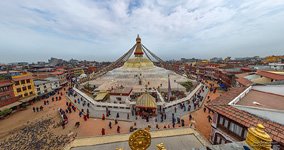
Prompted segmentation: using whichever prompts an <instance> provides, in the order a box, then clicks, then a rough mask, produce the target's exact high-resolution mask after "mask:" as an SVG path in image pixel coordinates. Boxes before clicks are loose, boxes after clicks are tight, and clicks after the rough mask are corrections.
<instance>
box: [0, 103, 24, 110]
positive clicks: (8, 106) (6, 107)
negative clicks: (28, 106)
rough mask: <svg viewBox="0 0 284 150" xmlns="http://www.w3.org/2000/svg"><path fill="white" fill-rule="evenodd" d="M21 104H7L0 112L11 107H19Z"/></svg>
mask: <svg viewBox="0 0 284 150" xmlns="http://www.w3.org/2000/svg"><path fill="white" fill-rule="evenodd" d="M21 104H22V102H14V103H12V104H9V105H6V106H3V107H1V108H0V111H3V110H5V109H9V108H13V107H15V106H19V105H21Z"/></svg>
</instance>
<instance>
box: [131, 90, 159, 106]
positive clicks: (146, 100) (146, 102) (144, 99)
mask: <svg viewBox="0 0 284 150" xmlns="http://www.w3.org/2000/svg"><path fill="white" fill-rule="evenodd" d="M136 107H142V108H156V109H157V104H156V100H155V98H154V97H153V96H152V95H150V94H149V93H144V94H142V95H141V96H139V97H138V98H137V101H136Z"/></svg>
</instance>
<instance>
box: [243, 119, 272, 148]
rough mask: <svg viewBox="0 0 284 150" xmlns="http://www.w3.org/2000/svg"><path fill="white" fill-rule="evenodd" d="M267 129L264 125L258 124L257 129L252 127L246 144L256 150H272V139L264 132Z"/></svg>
mask: <svg viewBox="0 0 284 150" xmlns="http://www.w3.org/2000/svg"><path fill="white" fill-rule="evenodd" d="M264 129H265V127H264V126H263V125H262V124H257V126H256V127H250V128H249V129H248V134H247V137H246V143H247V144H248V145H249V146H250V147H252V148H253V149H255V150H270V149H271V142H272V139H271V137H270V136H269V135H268V134H267V133H266V132H265V131H264Z"/></svg>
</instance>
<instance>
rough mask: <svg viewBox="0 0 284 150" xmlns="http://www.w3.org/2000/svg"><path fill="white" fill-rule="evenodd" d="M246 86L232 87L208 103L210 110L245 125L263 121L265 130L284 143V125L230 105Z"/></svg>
mask: <svg viewBox="0 0 284 150" xmlns="http://www.w3.org/2000/svg"><path fill="white" fill-rule="evenodd" d="M244 90H245V88H243V87H241V88H232V89H231V90H230V91H228V92H226V93H224V94H222V96H220V97H218V98H217V99H216V100H214V101H212V102H210V103H208V104H207V105H206V107H207V108H209V109H210V110H212V111H214V112H216V113H218V114H221V115H223V116H225V117H227V118H229V119H231V120H234V121H236V122H238V123H239V124H242V125H243V126H245V127H247V128H249V127H255V126H256V124H258V123H261V124H262V125H263V126H264V127H265V131H266V132H267V133H268V134H269V135H270V136H271V138H272V139H273V140H275V141H276V142H279V143H281V144H284V125H281V124H279V123H276V122H272V121H269V120H265V119H263V118H260V117H258V116H255V115H253V114H250V113H248V112H246V111H242V110H239V109H237V108H235V107H233V106H230V105H228V103H229V102H231V101H232V100H233V99H234V98H235V97H237V96H238V95H239V94H240V93H242V92H243V91H244Z"/></svg>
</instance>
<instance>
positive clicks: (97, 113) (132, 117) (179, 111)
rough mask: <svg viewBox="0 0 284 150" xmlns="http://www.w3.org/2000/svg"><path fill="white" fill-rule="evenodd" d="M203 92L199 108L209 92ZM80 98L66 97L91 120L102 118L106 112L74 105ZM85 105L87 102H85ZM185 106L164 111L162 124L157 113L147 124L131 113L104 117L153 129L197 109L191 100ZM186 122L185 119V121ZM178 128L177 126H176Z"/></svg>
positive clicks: (205, 90) (144, 120) (112, 114)
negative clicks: (149, 126)
mask: <svg viewBox="0 0 284 150" xmlns="http://www.w3.org/2000/svg"><path fill="white" fill-rule="evenodd" d="M203 89H204V92H201V93H200V95H201V96H202V97H203V100H202V101H201V102H200V106H202V104H203V102H204V99H206V95H207V93H208V91H209V89H208V88H205V87H204V88H203ZM81 98H82V97H81V96H80V95H77V96H76V97H74V96H72V95H70V97H68V99H69V100H70V101H71V102H72V103H73V104H74V105H75V106H76V107H77V108H78V109H79V110H82V109H84V112H86V111H87V109H88V110H89V112H90V116H91V117H93V118H102V116H103V114H106V110H97V109H95V108H94V107H92V105H90V106H89V107H88V106H87V105H85V106H83V102H80V104H79V103H78V102H76V103H75V101H74V100H75V99H81ZM86 103H87V102H86ZM184 104H185V108H183V109H181V107H180V106H179V105H176V106H174V107H171V108H169V109H170V110H169V111H166V118H165V117H164V118H165V119H163V122H162V120H161V114H160V113H158V114H157V116H156V117H152V118H150V119H149V122H146V119H142V118H141V117H140V116H135V114H134V115H132V114H131V113H126V112H118V111H111V115H110V116H109V117H106V118H107V119H111V120H114V119H117V120H122V121H128V122H136V124H137V128H144V127H147V126H148V125H151V126H152V127H155V126H156V124H163V125H172V115H173V114H174V117H175V119H176V120H177V118H180V119H181V118H182V116H184V115H188V114H189V113H191V112H194V111H195V110H196V109H198V107H197V108H196V109H194V106H193V105H194V104H193V101H192V100H189V101H186V102H184ZM188 105H190V106H191V109H190V110H188ZM175 108H176V112H175ZM117 113H119V117H118V118H117ZM127 115H129V119H127ZM185 120H187V119H185ZM177 126H178V124H177Z"/></svg>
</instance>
